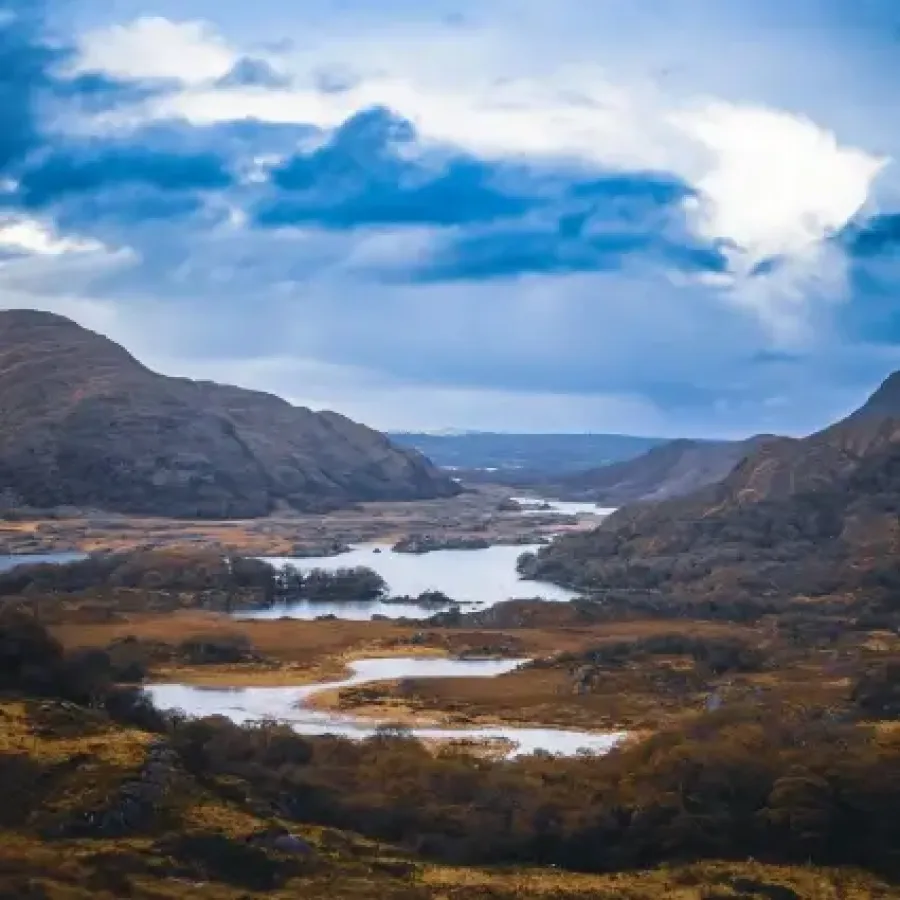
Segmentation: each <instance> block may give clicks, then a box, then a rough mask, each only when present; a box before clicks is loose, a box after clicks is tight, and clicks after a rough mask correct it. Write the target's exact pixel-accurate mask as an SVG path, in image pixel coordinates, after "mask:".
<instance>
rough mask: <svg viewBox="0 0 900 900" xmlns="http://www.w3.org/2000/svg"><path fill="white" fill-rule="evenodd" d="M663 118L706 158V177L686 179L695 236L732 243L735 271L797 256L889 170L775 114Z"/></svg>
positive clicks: (796, 119)
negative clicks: (696, 196) (692, 191)
mask: <svg viewBox="0 0 900 900" xmlns="http://www.w3.org/2000/svg"><path fill="white" fill-rule="evenodd" d="M670 118H671V121H672V122H673V123H674V125H675V126H676V127H677V128H679V129H680V130H681V131H683V132H684V133H685V134H686V135H688V136H689V137H690V138H691V139H692V140H693V141H695V142H697V143H698V144H699V145H701V146H703V147H704V148H705V149H706V151H707V157H708V159H707V161H706V162H705V165H703V164H702V165H703V169H705V171H700V172H697V171H696V170H695V171H693V172H689V173H685V174H687V175H688V176H689V177H690V180H691V183H692V184H693V185H694V186H695V187H697V188H698V189H699V191H700V201H699V204H698V207H697V209H696V216H695V227H696V230H697V232H698V233H699V234H701V235H702V236H704V237H706V238H710V239H715V238H728V239H730V240H732V241H734V242H735V243H736V244H737V245H738V246H739V248H740V251H739V253H738V254H736V255H735V258H734V263H735V265H736V266H747V267H752V266H753V265H755V264H756V263H758V262H759V261H761V260H763V259H765V258H767V257H770V256H778V255H781V254H795V253H802V252H803V251H806V250H808V249H809V248H810V247H811V246H812V245H813V244H815V243H817V242H818V241H820V240H821V239H822V238H823V237H824V236H826V235H828V234H831V233H833V232H834V231H836V230H837V229H839V228H841V227H842V226H843V225H845V224H846V223H847V222H848V221H849V220H850V219H851V218H852V217H853V216H854V215H855V214H856V213H857V212H858V211H859V210H860V209H861V208H862V206H863V205H864V204H865V202H866V198H867V197H868V194H869V189H870V187H871V185H872V182H873V180H874V179H875V177H876V176H877V175H878V174H879V172H880V171H881V170H882V169H883V168H884V167H885V165H887V162H888V161H887V160H886V159H882V158H879V157H877V156H873V155H871V154H868V153H865V152H864V151H862V150H859V149H857V148H855V147H846V146H841V145H840V143H839V142H838V140H837V137H836V136H835V135H834V134H832V133H831V132H829V131H827V130H826V129H824V128H821V127H819V126H818V125H816V124H815V123H814V122H812V121H810V120H809V119H806V118H803V117H801V116H796V115H793V114H791V113H787V112H783V111H781V110H773V109H765V108H760V107H748V106H738V105H734V104H728V103H724V102H721V101H714V102H708V103H705V104H702V105H698V106H697V107H696V108H693V109H689V110H687V111H678V112H675V113H673V114H671V116H670Z"/></svg>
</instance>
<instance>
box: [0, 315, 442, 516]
mask: <svg viewBox="0 0 900 900" xmlns="http://www.w3.org/2000/svg"><path fill="white" fill-rule="evenodd" d="M0 421H2V422H3V429H2V432H0V496H2V497H3V498H4V505H5V506H30V507H36V508H50V507H57V506H74V507H83V508H85V507H86V508H101V509H106V510H110V511H115V512H121V513H133V514H148V515H161V516H173V517H208V518H217V517H221V518H238V517H254V516H262V515H266V514H267V513H269V512H272V511H273V510H275V509H277V508H294V509H297V510H318V509H328V508H333V507H335V506H339V505H344V504H347V503H349V502H355V501H364V500H412V499H421V498H430V497H439V496H450V495H452V494H454V493H456V492H458V488H457V487H456V485H455V484H454V483H453V481H452V480H451V479H449V478H448V477H446V476H445V475H443V474H441V473H440V472H439V471H438V470H437V469H435V468H434V466H432V465H431V463H430V462H428V461H427V460H426V459H425V458H424V457H423V456H421V455H420V454H419V453H416V452H414V451H411V450H408V449H402V448H398V447H396V446H394V445H393V444H392V443H391V442H390V441H389V440H388V439H387V438H386V437H384V435H382V434H379V433H378V432H376V431H373V430H371V429H369V428H366V427H364V426H362V425H359V424H357V423H356V422H352V421H351V420H349V419H346V418H344V417H343V416H340V415H337V414H336V413H332V412H321V413H315V412H312V411H310V410H308V409H305V408H302V407H295V406H292V405H290V404H289V403H287V402H285V401H284V400H281V399H279V398H277V397H274V396H272V395H269V394H263V393H259V392H256V391H250V390H244V389H242V388H238V387H230V386H227V385H219V384H213V383H211V382H196V381H191V380H188V379H183V378H169V377H166V376H163V375H159V374H157V373H155V372H152V371H150V370H149V369H147V368H146V367H144V366H143V365H141V364H140V363H139V362H138V361H137V360H136V359H134V357H132V356H131V355H130V354H129V353H128V352H127V351H125V350H124V349H123V348H122V347H120V346H118V345H117V344H115V343H113V342H112V341H110V340H108V339H107V338H105V337H102V336H101V335H98V334H95V333H93V332H91V331H88V330H86V329H84V328H81V327H80V326H78V325H76V324H75V323H74V322H72V321H70V320H68V319H66V318H63V317H61V316H55V315H51V314H49V313H42V312H35V311H32V310H11V311H6V312H0Z"/></svg>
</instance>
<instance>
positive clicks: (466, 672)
mask: <svg viewBox="0 0 900 900" xmlns="http://www.w3.org/2000/svg"><path fill="white" fill-rule="evenodd" d="M525 662H528V660H524V659H481V660H477V659H466V660H458V659H426V658H415V657H410V658H397V657H395V658H386V659H361V660H357V661H356V662H354V663H351V664H350V670H351V673H352V674H351V675H350V676H349V677H348V678H345V679H342V680H340V681H331V682H323V683H321V684H313V685H304V686H302V687H250V688H210V687H198V686H192V685H185V684H155V685H149V686H148V687H147V691H148V693H149V694H150V696H151V697H152V698H153V701H154V703H155V704H156V705H157V706H159V707H160V708H161V709H180V710H182V711H183V712H185V713H187V714H189V715H192V716H211V715H222V716H226V717H227V718H229V719H231V720H232V721H233V722H235V723H237V724H243V723H246V722H255V721H260V720H262V719H275V720H277V721H279V722H284V723H286V724H289V725H290V726H291V727H292V728H293V729H294V730H296V731H297V732H299V733H300V734H307V735H324V734H333V735H340V736H342V737H347V738H351V739H354V740H360V739H363V738H368V737H372V736H373V735H375V734H376V733H377V731H378V728H379V726H383V725H385V724H388V723H386V722H378V721H375V720H372V719H368V718H360V717H356V716H352V715H348V714H346V713H334V712H328V711H325V710H318V709H314V708H313V707H311V706H310V705H309V700H310V698H311V697H313V696H314V695H315V694H318V693H320V692H322V691H332V690H339V689H341V688H345V687H354V686H358V685H362V684H372V683H375V682H379V681H395V680H399V679H404V678H496V677H498V676H502V675H505V674H507V673H509V672H512V671H513V670H514V669H516V668H518V666H520V665H522V663H525ZM408 732H409V734H410V735H412V736H414V737H416V738H419V739H420V740H437V741H448V740H470V741H503V742H507V746H508V752H507V756H508V757H509V758H512V757H514V756H519V755H525V754H531V753H534V752H535V751H538V750H540V751H545V752H548V753H554V754H559V755H562V756H573V755H575V754H576V753H578V752H579V751H590V752H594V753H605V752H608V751H609V750H610V749H611V748H612V747H613V746H615V745H616V744H617V743H618V742H619V741H621V740H622V739H623V738H624V737H625V734H624V733H621V732H620V733H609V732H608V733H600V732H590V731H570V730H568V729H564V728H526V727H516V726H504V725H496V726H484V727H476V728H431V727H414V728H410V729H408Z"/></svg>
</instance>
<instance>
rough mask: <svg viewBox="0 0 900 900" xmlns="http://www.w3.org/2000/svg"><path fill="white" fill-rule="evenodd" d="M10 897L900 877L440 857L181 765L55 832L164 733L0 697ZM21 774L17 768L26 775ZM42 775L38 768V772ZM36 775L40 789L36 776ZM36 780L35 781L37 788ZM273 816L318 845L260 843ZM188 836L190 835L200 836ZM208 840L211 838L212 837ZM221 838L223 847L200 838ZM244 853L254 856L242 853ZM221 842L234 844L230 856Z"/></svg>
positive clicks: (662, 892)
mask: <svg viewBox="0 0 900 900" xmlns="http://www.w3.org/2000/svg"><path fill="white" fill-rule="evenodd" d="M0 720H2V725H3V727H2V731H0V762H2V769H0V784H2V786H3V790H4V803H3V805H2V810H0V897H3V898H8V900H13V898H15V900H28V898H45V900H121V898H126V897H128V898H136V900H168V898H173V900H174V898H183V897H191V898H208V900H248V898H250V897H258V896H265V897H269V898H271V900H288V898H292V900H293V898H301V897H302V898H304V900H319V898H321V900H343V898H348V900H353V898H359V900H363V898H379V900H395V898H396V900H473V898H474V900H526V898H528V900H614V898H615V900H662V898H674V900H726V898H727V900H737V898H743V900H782V898H783V900H863V898H894V897H900V889H898V888H896V887H894V886H892V885H890V884H888V883H886V882H884V881H883V880H881V879H879V878H877V877H875V876H873V875H871V874H867V873H865V872H862V871H858V870H854V869H828V868H815V869H814V868H811V867H790V866H767V865H761V864H758V863H754V862H751V861H747V862H704V863H698V864H693V865H683V866H667V867H663V868H661V869H655V870H647V871H632V872H627V873H618V874H610V875H586V874H577V873H572V872H563V871H559V870H556V869H546V868H540V867H522V866H518V867H509V866H505V867H503V866H501V867H483V866H465V867H461V866H452V865H440V864H436V863H432V862H428V861H427V860H425V859H422V858H421V857H417V856H415V855H411V854H409V853H408V852H405V851H403V850H400V849H397V848H396V847H393V846H391V845H389V844H385V843H380V842H377V841H372V840H367V839H365V838H363V837H361V836H359V835H357V834H354V833H353V832H352V831H347V830H344V829H338V828H329V827H322V826H318V825H314V824H306V825H298V824H297V823H296V822H278V821H277V820H275V819H273V817H272V816H271V814H268V815H261V814H259V812H255V811H254V810H253V809H252V808H251V807H248V805H247V803H246V802H245V801H244V800H243V799H242V798H241V797H240V796H239V794H237V793H234V792H232V793H229V791H228V790H227V789H226V787H227V785H226V784H225V783H223V782H221V781H216V780H206V781H201V780H198V779H197V778H196V777H194V776H192V775H191V774H190V773H187V772H185V771H182V770H181V769H178V770H177V771H176V772H175V773H174V774H175V777H176V782H175V784H176V786H175V787H174V788H173V789H172V790H171V791H170V792H169V793H168V794H167V796H166V797H165V799H164V801H163V802H162V803H161V805H160V806H161V808H160V809H159V810H158V811H157V814H156V816H155V818H154V820H153V821H151V822H148V823H146V824H145V825H144V826H142V827H141V828H139V829H136V830H135V831H134V833H131V834H127V835H123V836H118V837H115V838H111V837H102V836H94V837H90V838H87V837H85V838H81V839H72V838H64V837H53V836H51V835H52V834H53V826H54V825H55V824H56V823H58V822H60V821H65V820H66V819H68V818H70V817H71V816H73V815H74V814H77V813H78V812H80V811H82V810H86V809H93V808H98V807H102V806H103V805H104V804H105V803H107V802H109V798H110V797H113V796H115V795H116V793H117V792H119V791H121V788H122V785H123V784H126V783H128V782H129V781H134V780H135V779H136V778H138V777H139V774H138V773H139V769H140V766H141V765H142V763H143V761H144V759H145V757H146V755H147V752H148V747H149V745H150V744H151V741H152V740H153V738H152V736H150V735H148V734H145V733H143V732H141V731H137V730H134V729H130V728H127V727H124V726H121V725H116V724H114V723H111V722H110V721H109V720H107V719H106V718H105V717H104V716H103V715H101V714H100V713H97V712H91V711H90V710H83V709H79V708H75V707H73V706H72V705H71V704H61V703H57V702H54V701H33V700H27V699H19V700H15V699H10V698H6V699H2V700H0ZM14 772H17V773H18V777H17V778H16V779H15V781H13V774H14ZM29 773H30V774H31V779H29ZM35 784H37V785H39V786H40V788H39V790H38V789H37V788H35V787H34V785H35ZM29 789H33V790H29ZM273 824H275V825H278V824H280V825H283V826H284V827H285V828H287V829H289V830H291V831H292V832H293V833H294V834H297V835H299V836H300V837H301V839H302V840H303V841H304V842H305V843H306V844H307V845H308V847H309V848H310V851H311V852H309V853H307V854H304V855H303V856H301V857H299V858H295V857H291V856H289V855H285V854H281V853H279V852H277V851H268V850H267V851H264V852H263V851H260V852H259V853H249V854H247V856H246V859H244V854H245V853H246V848H247V847H248V842H247V839H248V837H249V836H251V835H253V834H255V833H258V832H260V831H261V830H263V829H266V828H269V829H270V828H272V826H273ZM187 838H189V839H190V840H187ZM204 841H205V842H206V843H204ZM207 844H208V845H209V846H212V847H215V848H216V853H212V854H211V853H206V852H201V850H200V849H196V850H195V851H194V852H193V853H192V852H191V849H190V848H203V847H205V846H207ZM232 853H233V854H234V855H235V856H236V857H237V858H238V859H240V860H242V861H243V862H244V863H245V864H244V865H243V867H242V866H241V865H238V866H235V865H229V863H228V859H227V857H228V856H229V854H232ZM218 854H222V855H221V856H220V855H218Z"/></svg>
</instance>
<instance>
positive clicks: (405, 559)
mask: <svg viewBox="0 0 900 900" xmlns="http://www.w3.org/2000/svg"><path fill="white" fill-rule="evenodd" d="M376 549H378V550H381V552H380V553H376V552H375V550H376ZM538 549H539V545H537V544H535V545H531V544H529V545H527V546H519V547H499V546H495V547H488V548H487V549H485V550H435V551H433V552H432V553H422V554H414V553H394V552H393V551H392V550H391V549H390V546H389V545H387V544H364V545H360V546H357V547H354V548H353V550H352V551H351V552H350V553H342V554H341V555H340V556H329V557H316V558H313V559H294V558H291V557H267V558H266V561H267V562H269V563H272V564H273V565H275V566H282V565H284V564H286V563H290V564H291V565H294V566H296V567H297V569H299V570H300V571H301V572H308V571H309V570H310V569H324V570H325V571H327V572H333V571H335V570H336V569H346V568H353V567H354V566H367V567H368V568H370V569H373V570H374V571H375V572H377V573H378V574H379V575H380V576H381V577H382V578H383V579H384V580H385V581H386V582H387V584H388V589H389V591H390V593H391V594H392V595H394V596H410V597H416V596H418V595H419V594H422V593H424V592H425V591H442V592H443V593H444V594H446V595H447V596H448V597H450V598H452V599H453V600H458V601H460V602H462V603H467V604H472V605H471V606H466V607H464V609H471V610H479V609H486V608H487V607H489V606H494V605H495V604H496V603H499V602H500V601H502V600H509V599H511V598H517V597H518V598H521V597H543V598H544V599H546V600H554V601H559V602H565V601H567V600H571V599H572V598H573V597H575V596H577V595H576V594H575V592H573V591H569V590H566V589H565V588H561V587H557V586H556V585H554V584H547V583H545V582H538V581H523V580H522V579H521V578H519V575H518V573H517V572H516V560H517V559H518V558H519V555H520V554H522V553H526V552H529V551H531V552H534V551H536V550H538ZM438 611H439V610H437V609H435V610H430V609H428V610H426V609H423V607H421V606H417V605H415V604H403V605H396V604H392V603H381V602H379V601H374V602H361V603H309V602H301V603H292V604H287V605H280V606H275V607H272V608H270V609H264V610H254V611H252V612H249V613H246V614H243V613H242V614H241V618H252V619H277V618H281V617H287V618H291V619H315V618H316V617H317V616H327V615H334V616H337V617H338V618H340V619H351V620H356V621H365V620H368V619H371V618H372V616H373V615H382V616H387V617H388V618H391V619H399V618H404V617H405V618H415V619H421V618H423V617H424V616H428V615H431V614H432V612H438Z"/></svg>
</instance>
